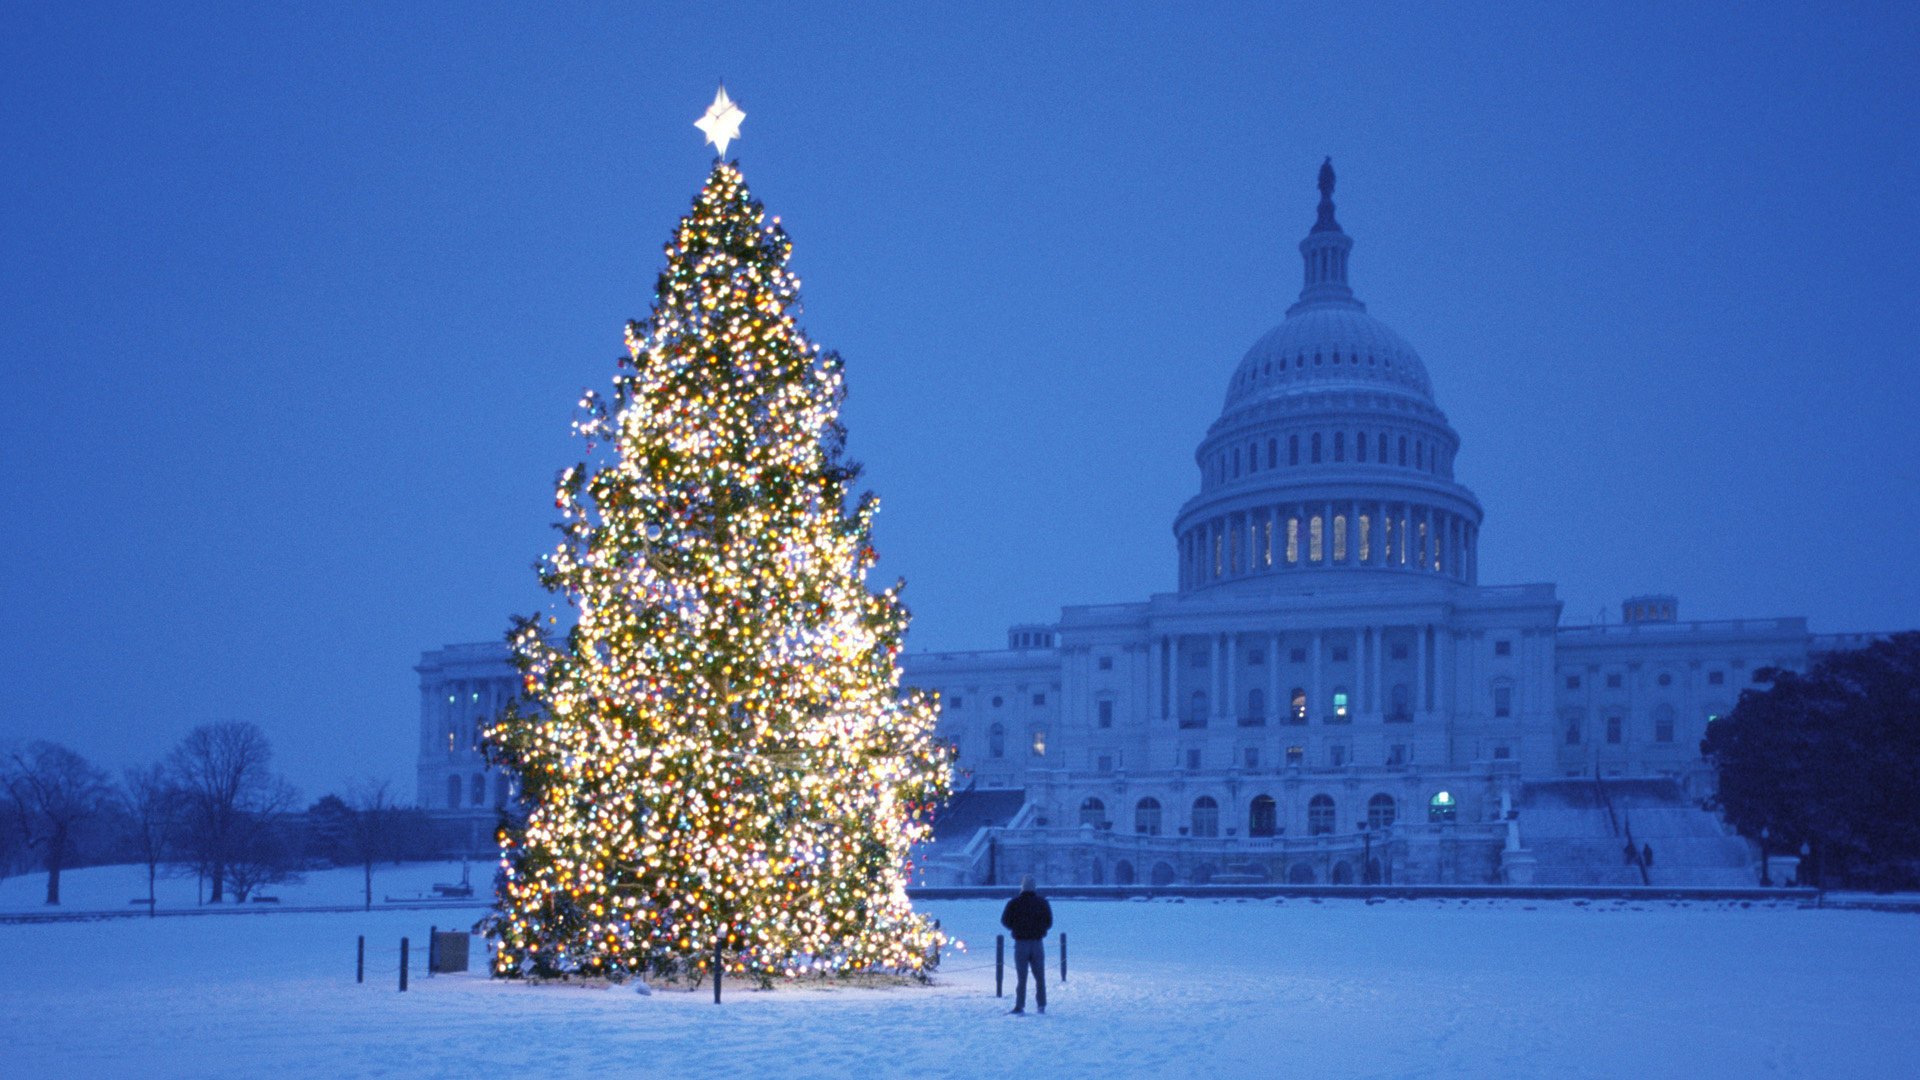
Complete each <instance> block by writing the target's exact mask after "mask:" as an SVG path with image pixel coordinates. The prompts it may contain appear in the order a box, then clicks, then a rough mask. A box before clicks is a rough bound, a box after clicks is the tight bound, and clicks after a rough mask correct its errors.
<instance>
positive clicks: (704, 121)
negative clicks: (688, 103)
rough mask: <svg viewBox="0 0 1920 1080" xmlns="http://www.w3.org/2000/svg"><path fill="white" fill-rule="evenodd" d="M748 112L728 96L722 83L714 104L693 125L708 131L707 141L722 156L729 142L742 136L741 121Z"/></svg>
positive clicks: (724, 154)
mask: <svg viewBox="0 0 1920 1080" xmlns="http://www.w3.org/2000/svg"><path fill="white" fill-rule="evenodd" d="M746 118H747V114H746V113H745V112H744V111H742V110H741V108H740V106H738V105H735V104H734V103H733V99H732V98H729V97H728V96H727V86H726V84H725V83H721V84H720V92H719V93H717V94H715V95H714V96H713V104H711V105H709V106H707V113H706V115H705V116H702V117H701V118H700V119H698V120H695V121H694V122H693V126H694V127H697V128H699V129H700V130H701V131H704V132H706V133H707V141H708V142H710V143H712V144H713V145H714V146H716V147H718V148H719V150H720V156H721V157H726V156H727V144H728V143H730V142H732V141H733V140H735V139H737V138H739V137H740V121H742V120H745V119H746Z"/></svg>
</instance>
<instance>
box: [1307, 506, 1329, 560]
mask: <svg viewBox="0 0 1920 1080" xmlns="http://www.w3.org/2000/svg"><path fill="white" fill-rule="evenodd" d="M1324 531H1325V529H1324V523H1323V522H1322V521H1321V519H1320V515H1319V514H1315V515H1313V517H1312V519H1311V520H1309V521H1308V522H1307V561H1308V562H1319V561H1320V559H1321V558H1322V550H1323V546H1324V543H1323V537H1322V535H1321V534H1322V533H1323V532H1324Z"/></svg>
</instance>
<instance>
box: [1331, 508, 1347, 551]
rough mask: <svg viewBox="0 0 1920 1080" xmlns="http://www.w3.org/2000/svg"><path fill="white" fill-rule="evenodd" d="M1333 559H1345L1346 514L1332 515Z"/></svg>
mask: <svg viewBox="0 0 1920 1080" xmlns="http://www.w3.org/2000/svg"><path fill="white" fill-rule="evenodd" d="M1333 561H1334V562H1346V561H1347V515H1345V514H1335V515H1333Z"/></svg>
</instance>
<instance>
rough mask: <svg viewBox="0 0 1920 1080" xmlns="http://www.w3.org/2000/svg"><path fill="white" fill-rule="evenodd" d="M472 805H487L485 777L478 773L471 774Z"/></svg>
mask: <svg viewBox="0 0 1920 1080" xmlns="http://www.w3.org/2000/svg"><path fill="white" fill-rule="evenodd" d="M473 805H475V806H485V805H487V778H486V777H484V776H481V775H480V774H479V773H474V774H473Z"/></svg>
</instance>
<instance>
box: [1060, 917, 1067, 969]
mask: <svg viewBox="0 0 1920 1080" xmlns="http://www.w3.org/2000/svg"><path fill="white" fill-rule="evenodd" d="M1060 981H1061V982H1066V981H1067V932H1066V931H1065V930H1062V931H1060Z"/></svg>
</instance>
